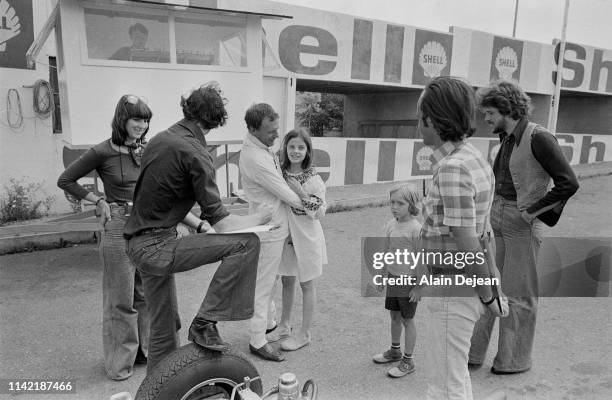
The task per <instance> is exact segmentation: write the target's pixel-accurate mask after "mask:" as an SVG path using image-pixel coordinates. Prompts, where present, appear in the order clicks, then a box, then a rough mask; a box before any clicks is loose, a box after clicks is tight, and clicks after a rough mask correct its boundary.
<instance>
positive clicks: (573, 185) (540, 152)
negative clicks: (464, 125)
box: [493, 118, 578, 214]
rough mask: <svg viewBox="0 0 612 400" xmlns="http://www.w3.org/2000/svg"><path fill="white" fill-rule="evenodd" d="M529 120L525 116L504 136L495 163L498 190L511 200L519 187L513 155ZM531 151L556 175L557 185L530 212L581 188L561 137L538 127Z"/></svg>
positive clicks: (555, 183) (552, 175)
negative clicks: (512, 171)
mask: <svg viewBox="0 0 612 400" xmlns="http://www.w3.org/2000/svg"><path fill="white" fill-rule="evenodd" d="M528 122H529V121H528V120H527V119H526V118H522V119H521V120H520V121H519V123H518V124H517V125H516V127H515V128H514V130H513V131H512V133H510V134H508V133H506V132H504V133H502V134H501V135H500V140H501V146H500V148H499V152H498V153H497V157H495V161H494V163H493V172H494V173H495V193H496V194H498V195H500V196H502V197H503V198H505V199H507V200H516V189H515V188H514V184H513V182H512V175H510V156H511V155H512V151H514V149H515V147H516V146H518V144H519V143H520V141H521V139H522V136H523V132H525V129H526V128H527V123H528ZM531 151H532V153H533V156H534V158H535V159H536V160H537V161H538V162H539V163H540V165H541V166H542V168H543V169H544V170H545V171H546V172H547V173H548V175H550V177H551V178H552V180H553V183H554V186H553V187H552V189H551V190H550V191H548V193H546V195H545V196H544V197H543V198H541V199H540V200H538V201H537V202H535V203H534V204H532V205H530V206H529V207H528V208H527V212H528V213H530V214H532V213H534V212H536V211H538V210H539V209H541V208H543V207H546V206H548V205H551V204H553V203H555V202H557V201H564V200H567V199H569V198H570V197H571V196H572V195H573V194H574V193H576V191H577V190H578V179H576V175H575V174H574V171H573V170H572V167H571V166H570V165H569V162H568V161H567V160H566V158H565V156H564V155H563V152H562V151H561V147H559V144H558V143H557V138H555V137H554V136H553V135H552V134H551V133H550V132H548V131H546V130H545V129H543V128H541V127H540V126H537V127H536V128H535V130H534V132H533V136H532V139H531Z"/></svg>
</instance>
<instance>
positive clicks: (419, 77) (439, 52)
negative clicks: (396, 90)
mask: <svg viewBox="0 0 612 400" xmlns="http://www.w3.org/2000/svg"><path fill="white" fill-rule="evenodd" d="M452 49H453V36H452V35H450V34H445V33H438V32H431V31H424V30H421V29H417V30H416V32H415V44H414V69H413V74H412V83H413V84H415V85H426V84H427V82H428V81H429V80H430V79H431V78H435V77H438V76H441V75H450V64H451V58H452Z"/></svg>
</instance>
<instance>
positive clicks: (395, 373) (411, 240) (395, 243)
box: [373, 185, 421, 378]
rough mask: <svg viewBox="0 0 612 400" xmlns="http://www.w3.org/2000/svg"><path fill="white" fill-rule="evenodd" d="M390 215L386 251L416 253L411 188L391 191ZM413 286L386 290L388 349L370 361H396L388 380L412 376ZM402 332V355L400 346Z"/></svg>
mask: <svg viewBox="0 0 612 400" xmlns="http://www.w3.org/2000/svg"><path fill="white" fill-rule="evenodd" d="M389 195H390V198H391V214H393V219H392V220H390V221H388V222H387V224H386V225H385V232H386V236H387V246H386V247H387V251H388V252H395V250H397V249H401V250H402V251H403V250H404V249H407V250H408V251H415V250H416V248H415V243H416V240H418V238H419V236H420V232H421V224H420V222H419V220H418V218H417V217H418V215H419V202H420V196H419V195H418V193H417V192H416V191H414V190H413V189H412V187H411V186H410V185H398V186H395V187H393V188H392V189H391V191H390V193H389ZM411 274H414V269H411V268H410V266H407V265H396V264H391V265H388V266H387V275H388V276H389V277H397V276H400V275H411ZM411 289H412V286H396V285H393V286H391V285H390V286H387V297H386V298H385V308H386V309H387V310H389V311H390V313H391V348H390V349H389V350H387V351H385V352H384V353H382V354H377V355H375V356H374V357H373V361H374V362H375V363H378V364H386V363H390V362H395V361H399V364H398V365H397V366H395V367H393V368H391V369H390V370H389V371H388V374H389V376H391V377H393V378H401V377H402V376H405V375H408V374H410V373H412V372H414V369H415V368H414V362H413V361H412V352H413V350H414V344H415V341H416V326H415V324H414V319H413V318H414V314H415V312H416V308H417V303H416V302H411V301H410V299H409V298H408V295H409V293H410V290H411ZM402 327H403V328H404V331H405V332H404V346H405V347H404V353H403V355H402V350H401V346H400V340H401V337H402Z"/></svg>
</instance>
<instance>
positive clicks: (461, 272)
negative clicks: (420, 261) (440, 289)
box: [428, 266, 465, 275]
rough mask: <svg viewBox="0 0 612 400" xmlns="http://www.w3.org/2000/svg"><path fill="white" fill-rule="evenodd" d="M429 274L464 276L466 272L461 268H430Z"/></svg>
mask: <svg viewBox="0 0 612 400" xmlns="http://www.w3.org/2000/svg"><path fill="white" fill-rule="evenodd" d="M428 268H429V273H430V274H432V275H464V274H465V271H464V270H463V269H459V268H454V267H452V268H443V267H431V266H428Z"/></svg>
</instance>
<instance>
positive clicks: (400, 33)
mask: <svg viewBox="0 0 612 400" xmlns="http://www.w3.org/2000/svg"><path fill="white" fill-rule="evenodd" d="M403 54H404V28H403V27H401V26H395V25H387V43H386V47H385V74H384V80H385V82H393V83H400V82H401V78H402V55H403Z"/></svg>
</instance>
